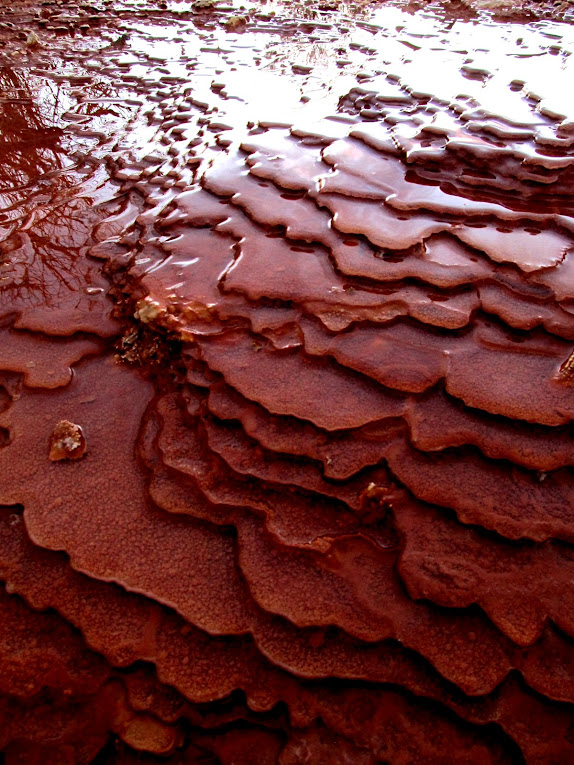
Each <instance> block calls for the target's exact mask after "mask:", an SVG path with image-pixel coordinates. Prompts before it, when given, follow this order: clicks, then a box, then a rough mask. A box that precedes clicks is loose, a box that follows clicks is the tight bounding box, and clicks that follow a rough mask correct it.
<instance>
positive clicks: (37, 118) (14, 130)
mask: <svg viewBox="0 0 574 765" xmlns="http://www.w3.org/2000/svg"><path fill="white" fill-rule="evenodd" d="M0 101H1V103H0V156H1V157H2V162H1V163H0V191H2V192H5V191H10V190H14V189H18V188H22V187H25V186H28V185H29V184H31V183H33V182H34V181H36V180H38V178H40V177H41V176H42V175H44V174H46V173H47V172H49V171H50V170H54V169H58V168H61V167H62V148H61V145H60V143H61V138H62V132H63V131H62V129H61V128H59V127H54V126H53V122H54V120H53V118H52V120H51V121H52V125H50V124H49V123H47V119H46V115H45V114H43V113H42V109H41V108H40V104H39V103H38V102H37V101H35V100H34V99H33V98H32V95H31V93H30V89H29V86H28V84H27V82H26V79H25V76H24V75H23V73H22V72H18V71H16V70H14V69H10V68H9V67H0Z"/></svg>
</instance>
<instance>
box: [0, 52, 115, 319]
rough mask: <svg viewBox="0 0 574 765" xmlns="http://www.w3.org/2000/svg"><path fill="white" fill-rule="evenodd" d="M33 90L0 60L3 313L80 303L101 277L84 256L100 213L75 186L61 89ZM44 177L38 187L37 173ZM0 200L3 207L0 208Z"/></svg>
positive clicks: (0, 290) (0, 276)
mask: <svg viewBox="0 0 574 765" xmlns="http://www.w3.org/2000/svg"><path fill="white" fill-rule="evenodd" d="M49 85H51V83H48V82H47V81H44V83H43V93H44V98H43V99H42V98H39V97H36V98H34V95H33V94H32V92H31V89H30V86H29V84H28V83H27V81H26V79H25V77H24V75H23V74H22V73H21V72H16V71H14V70H12V69H9V68H7V67H3V68H0V101H1V102H0V156H1V157H2V162H0V234H1V232H2V227H3V228H4V230H5V232H6V233H5V234H4V237H5V238H4V240H3V241H2V237H1V235H0V317H1V316H6V315H11V314H19V313H21V312H22V311H23V310H25V309H28V308H30V307H34V306H45V307H51V308H53V309H62V310H63V311H64V312H65V313H66V315H69V314H70V311H72V312H73V311H74V310H81V305H82V303H83V302H85V301H86V290H89V287H90V285H93V283H94V282H97V283H100V282H101V279H100V278H99V274H98V273H97V270H98V269H97V266H96V264H95V263H94V262H92V261H90V260H89V259H88V258H87V257H86V251H87V247H88V246H89V245H90V244H91V243H92V242H91V231H92V228H93V225H94V223H95V222H96V220H97V218H98V217H99V216H98V214H97V213H96V211H95V210H94V209H93V208H92V206H91V202H92V200H91V198H90V197H89V196H87V195H82V194H81V193H80V194H74V191H75V189H74V188H73V187H74V186H76V185H77V184H78V176H77V174H76V173H75V172H74V171H73V170H72V169H71V168H70V170H71V172H66V171H65V170H66V167H69V166H70V163H69V160H68V159H67V155H66V150H65V147H64V146H63V145H62V138H63V130H62V129H61V128H60V127H57V126H55V125H54V123H55V122H56V121H57V119H58V118H57V114H56V112H55V111H54V109H58V108H61V107H58V102H57V98H58V93H57V92H56V93H54V92H53V91H52V92H48V95H49V96H50V97H49V98H46V97H45V95H46V92H47V91H46V88H47V87H49ZM41 178H44V179H45V183H43V184H42V185H41V187H40V188H33V187H34V186H37V183H38V181H39V180H40V179H41ZM2 208H3V210H4V213H3V214H2Z"/></svg>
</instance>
